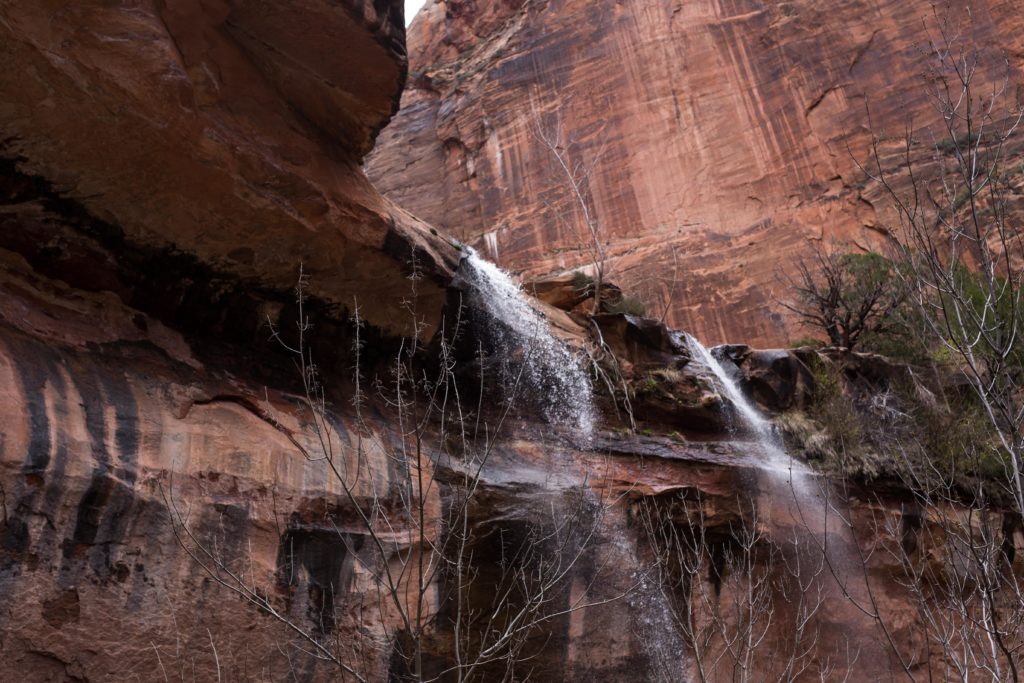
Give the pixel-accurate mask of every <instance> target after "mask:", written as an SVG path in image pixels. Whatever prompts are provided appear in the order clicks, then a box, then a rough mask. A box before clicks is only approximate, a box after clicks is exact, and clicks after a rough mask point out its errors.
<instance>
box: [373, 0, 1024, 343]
mask: <svg viewBox="0 0 1024 683" xmlns="http://www.w3.org/2000/svg"><path fill="white" fill-rule="evenodd" d="M973 8H974V12H973V20H972V21H970V22H968V21H967V20H966V15H965V13H964V12H963V9H962V6H960V5H957V4H954V7H953V10H952V14H951V16H952V17H953V20H954V21H957V22H962V23H963V24H964V25H965V26H969V28H968V29H966V32H965V33H964V43H965V44H968V45H969V46H977V47H980V48H982V49H983V50H986V51H987V52H988V53H989V54H990V55H994V56H996V57H997V58H998V56H999V54H1000V53H1002V52H1005V53H1006V56H1007V57H1008V59H1009V60H1010V68H1011V81H1012V82H1011V90H1012V88H1013V87H1016V86H1015V84H1016V83H1017V82H1018V81H1019V77H1020V73H1021V68H1022V67H1024V57H1022V55H1024V42H1022V35H1024V33H1022V31H1021V14H1020V11H1019V10H1020V8H1019V6H1018V5H1017V3H1014V2H1008V1H1001V0H986V1H985V2H975V3H973ZM932 12H933V9H932V3H930V2H927V1H926V0H911V1H905V0H882V1H881V2H875V1H870V2H869V1H867V0H864V1H861V0H858V1H856V2H841V3H835V2H832V3H830V2H820V1H819V0H795V1H793V2H763V1H761V0H697V1H695V2H681V1H679V0H656V1H652V2H646V1H644V2H642V1H640V0H635V1H634V0H629V1H626V2H619V1H612V0H598V1H596V2H594V1H584V0H550V1H547V2H539V1H538V2H534V1H529V0H527V1H524V0H515V1H508V0H506V1H503V2H493V3H486V2H474V1H472V0H447V1H443V0H438V1H436V2H433V3H432V4H429V5H428V6H427V7H426V8H425V9H424V10H423V11H422V12H421V14H420V15H419V16H418V17H417V18H416V20H415V21H414V22H413V25H412V27H411V29H410V33H409V53H410V74H411V77H410V82H409V85H408V87H407V89H406V91H405V94H404V96H403V101H402V109H401V111H400V113H399V115H398V116H397V117H396V119H395V120H394V121H393V122H392V123H391V124H390V125H389V126H388V127H387V128H386V129H385V131H384V133H383V135H382V137H381V139H380V141H379V142H378V145H377V147H376V148H375V150H374V152H373V154H372V155H371V156H370V158H369V159H368V161H367V164H366V166H367V170H368V173H369V175H370V177H371V178H372V179H373V180H374V182H375V184H376V185H377V186H378V187H379V188H380V189H381V190H382V191H383V192H384V194H385V195H387V196H388V197H390V198H392V199H394V200H396V201H397V202H398V203H400V204H401V205H402V206H404V207H405V208H407V209H409V210H410V211H412V212H413V213H414V214H416V215H417V216H419V217H421V218H423V219H424V220H426V221H428V222H431V223H433V224H435V225H438V226H439V227H443V228H444V229H446V230H448V231H450V232H452V233H453V234H455V235H458V236H459V237H461V238H462V239H464V240H466V241H468V242H469V243H471V244H473V245H476V246H477V247H479V248H482V249H484V250H485V253H487V254H489V255H490V256H491V257H492V258H494V259H496V260H497V261H498V263H499V264H500V265H502V266H504V267H506V268H508V269H510V270H513V271H521V272H524V273H526V274H527V275H539V274H548V273H552V272H559V271H563V270H567V269H572V268H576V267H579V266H580V265H581V264H586V263H587V262H588V261H589V260H590V259H591V258H592V257H591V256H590V255H589V254H588V252H587V249H586V245H587V243H588V240H589V238H588V237H587V235H586V234H585V233H584V234H582V235H581V234H580V229H581V228H580V225H581V224H580V222H579V219H578V218H577V217H576V216H575V215H574V204H575V203H574V201H573V200H572V197H571V193H570V192H569V189H568V188H569V185H568V183H567V182H566V177H565V174H564V173H563V172H562V171H561V170H560V169H559V168H558V167H557V165H556V162H555V159H554V157H553V156H552V154H551V153H550V152H549V150H548V149H547V148H546V147H545V146H544V144H542V143H541V137H542V136H541V135H539V134H538V133H543V134H545V135H546V134H550V133H551V132H552V131H558V132H560V133H561V136H560V140H561V143H562V147H563V150H564V152H565V154H566V156H567V157H568V158H569V159H570V162H571V163H572V164H580V165H582V166H583V167H587V168H592V172H591V173H590V177H589V184H588V187H589V195H588V197H587V200H588V201H589V202H590V203H591V207H592V211H593V212H594V214H595V216H596V218H597V221H598V222H599V223H600V225H601V230H602V233H603V239H604V240H605V241H606V242H607V247H606V248H607V253H608V257H609V263H608V266H609V267H608V269H609V273H610V276H611V278H612V279H613V280H614V281H615V282H616V283H618V284H620V285H622V286H623V288H624V289H626V290H630V291H632V292H633V293H635V294H638V295H639V296H640V298H641V299H643V300H645V301H646V302H647V304H648V307H649V310H650V311H652V312H654V313H655V314H657V315H660V313H661V311H662V310H663V307H664V306H665V305H666V304H667V305H669V306H670V313H669V315H668V320H669V321H670V322H671V323H673V324H674V325H675V326H676V327H679V328H682V329H687V330H691V331H693V332H695V333H696V334H697V335H698V336H700V337H701V338H703V339H705V340H707V341H709V342H725V341H731V340H744V341H750V342H752V343H761V344H783V343H787V342H788V341H790V340H792V339H794V338H797V337H801V336H804V335H805V334H806V332H804V331H802V330H799V329H795V328H794V326H793V325H792V324H789V323H787V321H786V320H785V319H784V318H783V317H782V316H780V315H779V314H778V311H779V308H780V307H778V306H776V305H774V304H773V299H775V298H776V297H782V296H785V295H784V293H783V292H782V290H783V289H784V287H783V286H781V285H780V283H779V279H778V278H779V273H780V268H784V267H786V266H787V265H788V264H790V263H792V261H793V259H794V258H795V255H797V254H800V253H802V252H805V251H806V250H807V249H808V248H809V245H810V244H811V242H812V241H814V240H821V239H826V240H837V241H840V242H846V243H849V244H851V245H852V246H854V247H861V248H863V247H870V246H872V245H874V246H878V245H879V244H880V243H881V242H882V241H883V239H884V237H883V234H882V233H883V231H882V230H879V228H880V227H882V226H884V225H885V224H886V223H887V221H888V220H889V218H890V217H887V216H885V215H884V202H883V201H881V196H880V195H879V193H878V192H877V188H873V187H871V186H870V185H868V186H866V187H865V184H864V177H863V174H862V173H861V172H860V171H859V170H858V168H857V164H856V160H861V161H863V160H865V159H866V152H865V148H864V145H865V143H866V141H867V140H868V133H867V129H868V120H867V116H866V109H867V107H868V106H870V110H871V115H872V128H873V130H874V131H875V132H876V133H885V134H887V135H888V136H889V138H890V139H892V138H893V137H896V138H898V137H899V136H900V135H902V133H903V131H904V124H905V122H906V121H907V118H908V117H910V116H912V117H914V119H915V121H916V123H917V125H918V126H919V127H920V126H922V125H924V124H925V123H927V122H928V121H929V120H934V116H935V112H934V110H933V108H932V106H931V103H930V102H929V101H928V99H927V98H926V97H925V94H924V91H923V89H922V88H921V87H920V85H919V83H920V82H919V79H918V76H919V74H920V73H921V70H922V64H923V62H922V49H923V46H924V41H925V32H924V26H925V25H926V24H927V23H929V22H931V21H932V19H933V17H932ZM925 138H927V136H926V135H925V136H924V137H923V138H922V139H923V140H924V141H925V142H932V141H931V140H927V139H925ZM893 163H898V160H897V161H894V162H893Z"/></svg>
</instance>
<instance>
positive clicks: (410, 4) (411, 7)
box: [405, 0, 425, 26]
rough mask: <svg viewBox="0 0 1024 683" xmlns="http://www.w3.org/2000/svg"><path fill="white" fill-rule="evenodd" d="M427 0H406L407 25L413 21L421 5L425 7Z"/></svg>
mask: <svg viewBox="0 0 1024 683" xmlns="http://www.w3.org/2000/svg"><path fill="white" fill-rule="evenodd" d="M424 2H425V0H405V25H406V26H408V25H409V24H411V23H412V18H413V17H414V16H416V13H417V12H419V11H420V7H423V3H424Z"/></svg>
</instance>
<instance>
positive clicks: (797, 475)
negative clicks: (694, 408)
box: [686, 334, 810, 495]
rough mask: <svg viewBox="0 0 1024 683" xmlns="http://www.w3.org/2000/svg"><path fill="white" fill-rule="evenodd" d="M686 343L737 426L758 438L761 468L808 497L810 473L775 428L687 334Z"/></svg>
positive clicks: (694, 339) (717, 363)
mask: <svg viewBox="0 0 1024 683" xmlns="http://www.w3.org/2000/svg"><path fill="white" fill-rule="evenodd" d="M686 340H687V344H688V345H689V347H690V352H691V353H692V354H693V358H694V359H695V360H696V361H697V362H698V363H699V364H700V365H703V366H704V367H705V368H706V369H707V370H708V371H709V372H710V373H711V374H712V375H713V376H714V384H715V388H716V389H718V391H719V392H721V394H722V395H723V398H725V399H727V400H728V401H729V403H731V404H732V407H733V409H734V410H735V415H736V417H737V418H738V420H739V424H736V425H734V426H735V427H736V428H738V429H739V430H742V431H745V432H748V433H749V434H750V435H751V436H753V437H754V438H755V439H756V441H757V446H758V448H759V449H760V450H761V455H762V456H763V462H762V463H761V469H765V470H769V471H771V472H776V473H780V474H784V475H786V477H787V478H788V481H789V483H790V484H791V485H792V488H793V493H794V494H796V495H806V494H807V493H808V492H809V488H810V487H809V485H808V481H807V477H808V475H809V474H810V472H809V470H808V469H807V467H806V466H805V465H804V464H803V463H802V462H800V461H798V460H796V459H794V458H793V457H792V456H791V455H789V454H788V453H787V452H786V448H785V445H784V444H783V443H782V438H781V437H780V436H779V434H778V432H777V431H776V429H775V425H774V424H772V422H771V421H770V420H768V419H767V418H765V417H764V415H762V414H761V411H760V410H758V409H757V408H756V407H755V406H754V404H753V403H751V401H750V399H748V398H747V396H746V395H745V394H744V393H743V391H742V390H741V389H740V387H739V385H738V384H737V383H736V381H735V380H734V379H733V378H732V376H730V375H729V373H728V372H727V371H726V370H725V367H724V366H723V365H722V363H721V362H720V361H719V360H718V359H717V358H715V356H714V354H712V353H711V351H710V350H709V349H708V348H707V347H706V346H704V345H703V344H701V343H700V341H698V340H697V339H696V338H695V337H693V336H692V335H689V334H688V335H686Z"/></svg>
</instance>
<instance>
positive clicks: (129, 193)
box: [0, 0, 455, 331]
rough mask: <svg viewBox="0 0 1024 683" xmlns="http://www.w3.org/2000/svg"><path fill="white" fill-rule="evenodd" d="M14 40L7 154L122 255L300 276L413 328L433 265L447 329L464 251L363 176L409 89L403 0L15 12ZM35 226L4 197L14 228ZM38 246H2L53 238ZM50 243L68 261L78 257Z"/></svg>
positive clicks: (387, 324)
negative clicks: (408, 302) (450, 287)
mask: <svg viewBox="0 0 1024 683" xmlns="http://www.w3.org/2000/svg"><path fill="white" fill-rule="evenodd" d="M0 32H2V36H3V41H2V46H0V55H2V57H3V62H4V64H5V65H6V67H7V68H5V69H4V72H3V74H2V75H0V91H2V92H4V93H10V94H12V95H14V94H16V96H11V97H7V98H5V104H4V107H3V108H2V110H0V144H2V149H0V156H2V157H4V158H5V159H7V160H8V161H9V162H13V163H14V164H15V166H16V169H17V171H18V172H20V173H22V174H24V175H26V176H30V177H33V178H40V179H43V180H45V181H47V182H48V183H50V184H51V185H52V188H53V191H54V193H55V194H57V195H59V197H61V198H62V199H65V200H68V201H69V202H74V203H75V204H76V205H77V206H80V207H81V210H82V211H84V212H87V213H88V214H90V215H91V216H93V217H95V218H96V219H99V220H100V221H102V224H103V230H102V231H100V230H96V231H94V232H100V233H101V234H97V235H94V236H93V237H94V238H97V239H98V240H99V242H100V246H101V247H103V248H105V249H106V250H107V252H108V254H109V253H111V252H117V251H119V250H123V249H124V247H125V246H127V247H131V248H133V249H136V250H141V251H145V252H146V253H149V254H154V253H155V254H160V253H164V254H171V255H175V256H179V255H180V256H184V257H187V258H190V259H193V260H195V261H198V262H200V263H202V264H205V265H206V266H208V267H209V268H210V269H212V270H213V271H215V272H217V273H219V274H221V275H222V276H224V277H230V278H234V279H237V280H239V281H244V282H246V283H247V287H248V288H250V289H256V288H260V289H276V290H279V291H288V290H290V289H291V288H292V287H294V286H295V283H296V281H297V279H298V268H299V265H300V264H301V265H302V267H303V268H304V270H305V273H306V274H307V275H308V276H309V278H310V279H309V285H308V288H309V291H308V293H309V294H311V295H315V296H319V297H321V298H323V299H324V300H326V301H327V302H329V303H330V304H331V305H334V306H336V307H348V308H351V307H352V305H353V304H352V301H353V297H357V298H358V299H359V300H361V301H362V302H363V304H362V314H363V316H364V317H365V318H366V319H367V320H369V321H370V322H372V323H374V324H376V325H378V326H381V327H383V328H395V330H396V331H397V326H400V325H402V324H403V321H404V316H403V314H402V313H401V306H400V301H401V299H402V298H403V297H404V296H405V295H406V290H407V287H406V286H405V284H406V281H405V278H404V277H403V276H404V275H406V274H408V273H409V272H410V270H411V269H410V266H409V261H410V260H411V258H412V256H413V255H414V254H415V255H416V257H417V260H418V261H420V263H419V268H420V269H421V270H422V271H423V272H427V273H430V274H432V275H433V278H432V279H430V280H428V282H430V286H428V285H427V283H424V285H423V286H422V287H421V292H420V295H421V298H422V304H421V306H422V309H423V310H424V312H426V311H427V310H428V309H429V308H430V307H433V309H434V311H433V317H435V318H436V316H437V313H438V311H439V308H440V306H441V303H442V300H443V286H444V283H445V282H446V281H447V277H446V275H448V274H450V270H451V267H452V265H453V263H454V260H455V259H454V257H455V254H454V252H452V251H451V249H450V248H448V247H447V246H446V245H445V244H444V243H443V241H441V240H439V239H437V238H435V237H433V236H431V235H430V234H429V232H428V231H427V230H426V229H425V227H424V226H423V225H422V224H421V223H419V222H418V221H416V220H415V219H412V218H411V217H409V216H408V215H407V214H405V213H404V212H403V211H401V210H399V209H396V208H395V207H394V206H392V205H391V204H389V203H388V202H387V201H386V200H384V199H383V198H382V197H381V196H380V195H379V194H378V193H377V192H376V191H375V190H374V189H373V188H372V187H371V185H370V184H369V183H368V182H367V180H366V178H365V177H364V175H363V173H362V171H361V170H360V168H359V164H360V161H361V159H362V155H363V154H365V153H366V152H367V151H369V149H370V147H371V146H372V145H373V141H374V139H375V136H376V133H377V131H378V130H379V129H380V128H381V127H382V126H384V124H385V123H387V121H388V120H389V119H390V117H391V115H392V114H393V112H394V111H395V109H396V108H397V103H398V97H399V94H400V92H401V90H402V86H403V84H404V82H405V74H406V59H405V46H404V40H403V38H404V28H403V25H402V21H401V11H400V9H398V5H397V3H389V2H384V3H380V2H377V3H371V2H362V1H361V0H347V1H346V2H341V3H336V2H317V1H311V2H302V3H297V4H288V5H286V6H279V5H278V4H276V3H268V2H259V1H254V2H237V3H230V4H227V3H225V4H222V5H217V6H216V7H211V6H209V5H207V4H205V3H201V2H174V3H160V2H142V3H133V4H132V5H130V6H119V5H110V4H107V3H102V2H83V3H73V4H71V5H69V4H68V3H66V2H56V1H54V2H33V3H29V2H9V3H5V4H4V5H3V6H2V7H0ZM37 213H38V207H37V206H34V205H32V204H31V203H29V202H28V200H27V199H25V198H23V197H21V196H19V195H18V194H17V192H15V194H14V196H11V197H9V198H8V199H7V200H6V201H5V206H4V217H5V219H8V220H10V221H13V224H14V225H18V224H25V223H30V222H31V221H33V220H34V219H35V218H36V215H37ZM27 232H28V231H27V230H26V229H24V228H22V229H20V230H18V229H8V228H5V230H4V232H3V235H2V237H0V239H2V243H0V246H2V247H5V248H12V249H14V250H16V251H23V250H24V249H26V248H29V249H31V248H33V247H37V246H38V245H39V243H41V242H43V241H44V240H42V239H40V238H39V237H35V236H33V238H32V239H29V240H26V239H25V235H26V233H27ZM47 239H49V240H50V241H52V242H54V244H49V245H47V249H48V251H49V255H48V258H49V259H50V261H51V262H53V263H55V264H56V267H60V266H61V261H62V260H67V259H69V258H72V257H71V256H70V255H69V254H68V253H66V252H68V251H70V250H69V249H66V248H65V247H62V246H61V244H59V243H60V242H64V241H67V238H63V237H56V236H51V237H48V238H47ZM19 240H21V241H28V242H34V243H35V244H29V245H27V246H26V245H21V244H18V243H17V242H18V241H19ZM12 242H14V244H12ZM431 271H432V272H431ZM435 322H436V321H435Z"/></svg>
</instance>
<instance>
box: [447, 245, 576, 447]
mask: <svg viewBox="0 0 1024 683" xmlns="http://www.w3.org/2000/svg"><path fill="white" fill-rule="evenodd" d="M463 249H465V250H466V256H465V258H463V260H462V269H463V271H462V274H463V277H464V278H465V280H466V281H467V282H468V283H469V284H470V285H472V287H471V290H470V296H473V297H474V300H475V301H477V303H478V304H479V306H480V308H482V309H483V310H484V311H485V312H486V314H487V318H488V320H487V323H486V324H487V327H488V328H489V329H488V333H489V337H490V342H491V343H492V344H494V346H495V347H496V349H495V350H496V351H497V353H496V355H497V357H498V358H500V359H501V360H502V369H501V374H502V377H501V379H502V381H503V383H504V384H505V386H506V387H507V388H509V389H511V388H512V387H515V388H516V389H517V390H518V389H525V392H524V393H525V394H526V395H527V396H528V399H529V400H530V401H531V402H532V403H533V405H534V406H536V407H537V408H538V409H539V411H540V413H541V414H542V415H543V416H544V418H545V419H547V420H548V421H549V422H551V423H552V424H560V425H565V426H567V427H570V428H573V429H575V430H576V436H577V437H579V438H582V439H584V440H586V439H589V437H590V435H591V434H592V432H593V429H594V407H593V401H592V396H591V385H590V376H589V375H588V374H587V371H586V370H585V369H584V367H583V364H582V363H581V362H580V360H579V359H578V358H577V357H576V355H575V354H573V352H572V351H571V350H570V349H569V347H568V346H567V345H566V343H565V342H563V341H561V340H559V339H557V338H556V337H555V336H554V335H553V334H552V332H551V326H550V324H549V322H548V320H547V319H546V318H545V317H544V315H543V314H542V313H540V312H539V311H538V310H537V309H536V308H534V307H533V306H531V305H530V302H529V298H528V297H527V296H526V294H524V293H523V290H522V287H520V286H519V284H518V283H517V282H516V281H515V280H513V279H512V276H510V275H509V274H508V273H506V272H505V271H503V270H501V269H500V268H498V266H496V265H494V264H493V263H491V262H490V261H487V260H485V259H483V258H481V257H480V256H479V255H478V254H477V253H476V251H474V250H473V249H471V248H469V247H463ZM508 395H509V396H511V395H512V394H511V393H509V394H508Z"/></svg>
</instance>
